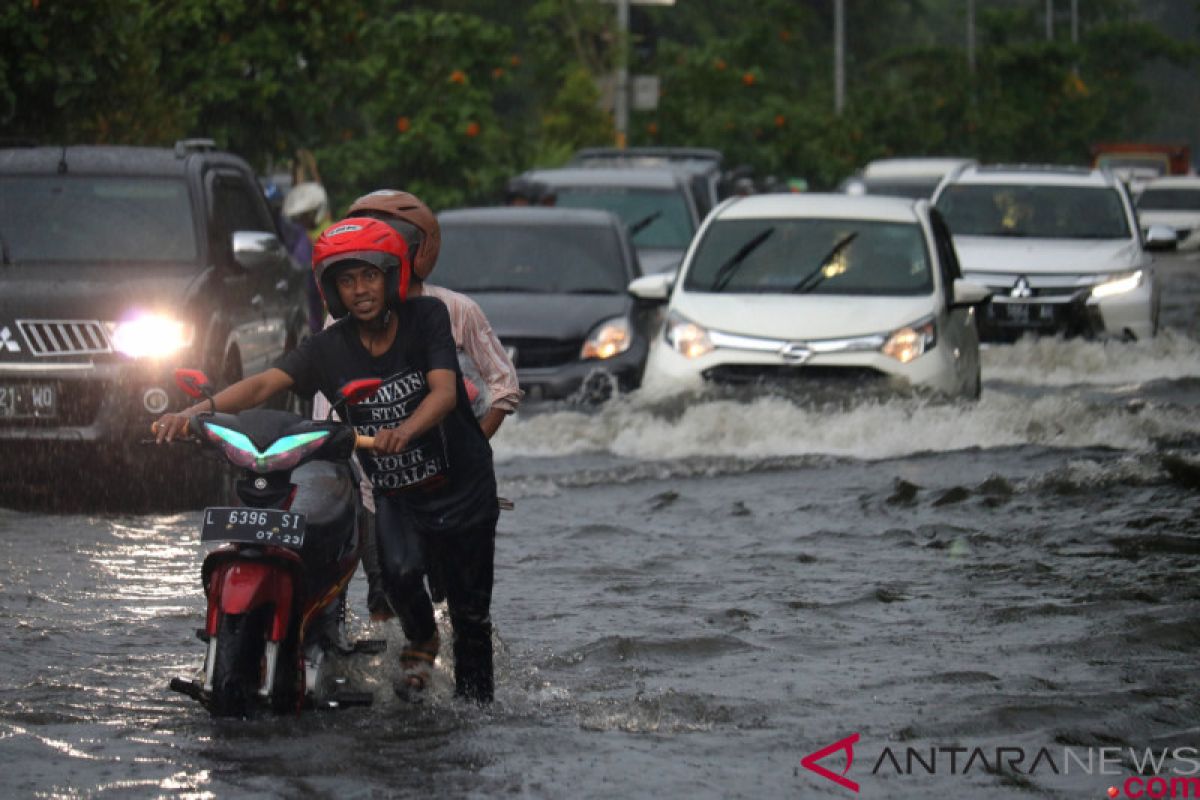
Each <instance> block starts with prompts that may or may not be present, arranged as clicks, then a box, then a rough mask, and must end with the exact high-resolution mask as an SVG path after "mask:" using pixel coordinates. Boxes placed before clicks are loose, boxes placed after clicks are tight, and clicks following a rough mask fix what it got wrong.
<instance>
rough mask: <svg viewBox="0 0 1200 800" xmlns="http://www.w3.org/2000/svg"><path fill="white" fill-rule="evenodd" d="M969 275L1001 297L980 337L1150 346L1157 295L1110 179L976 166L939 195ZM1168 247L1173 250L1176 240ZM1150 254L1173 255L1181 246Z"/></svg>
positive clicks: (1128, 206) (1122, 193)
mask: <svg viewBox="0 0 1200 800" xmlns="http://www.w3.org/2000/svg"><path fill="white" fill-rule="evenodd" d="M933 200H934V204H935V205H936V206H937V208H938V210H940V211H941V212H942V215H943V216H944V217H945V219H946V222H947V224H948V225H949V227H950V231H951V233H952V234H953V236H954V246H955V249H956V250H957V251H958V257H959V261H960V262H961V264H962V271H963V276H964V277H965V278H966V279H967V280H970V281H974V282H976V283H981V284H983V285H985V286H987V287H989V288H990V289H992V290H993V291H994V292H995V294H993V296H992V302H991V303H990V304H989V305H988V306H987V307H986V309H985V311H984V313H983V315H982V319H981V320H980V336H981V338H985V339H990V340H1000V341H1005V340H1012V339H1016V338H1017V337H1019V336H1020V335H1021V334H1023V333H1026V332H1034V333H1043V334H1065V335H1067V336H1118V337H1123V338H1127V339H1146V338H1149V337H1151V336H1154V334H1155V333H1156V332H1157V330H1158V308H1159V288H1158V284H1157V282H1156V280H1155V274H1154V266H1153V259H1152V258H1151V257H1150V255H1149V253H1147V248H1146V247H1145V246H1144V244H1143V240H1142V236H1141V231H1140V229H1139V227H1138V224H1137V217H1136V216H1135V215H1134V209H1133V204H1132V203H1131V202H1130V199H1129V195H1128V193H1127V192H1126V190H1125V187H1124V186H1123V185H1122V184H1121V182H1120V181H1119V180H1118V179H1117V178H1116V177H1114V176H1113V175H1112V173H1110V172H1108V171H1097V170H1087V169H1077V168H1072V167H1043V166H970V167H966V168H964V169H962V170H959V171H958V172H955V173H952V174H951V175H949V176H947V178H946V179H945V180H944V181H943V182H942V184H941V185H940V186H939V187H938V189H937V191H936V192H935V193H934V198H933ZM1168 239H1169V241H1168ZM1151 245H1159V246H1162V247H1163V248H1169V247H1172V246H1173V245H1174V240H1173V237H1165V238H1163V239H1162V241H1159V240H1158V239H1157V238H1156V239H1154V240H1152V241H1151Z"/></svg>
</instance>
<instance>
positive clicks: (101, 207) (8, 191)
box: [0, 175, 199, 264]
mask: <svg viewBox="0 0 1200 800" xmlns="http://www.w3.org/2000/svg"><path fill="white" fill-rule="evenodd" d="M0 238H3V240H4V245H5V248H6V249H7V252H8V258H9V260H11V261H12V262H13V263H16V264H20V263H23V262H31V261H72V262H74V261H79V262H93V263H94V262H129V261H154V262H187V263H194V262H195V261H196V260H197V259H198V258H199V249H198V247H197V243H196V231H195V227H194V224H193V217H192V203H191V199H190V198H189V196H188V187H187V184H186V183H185V182H183V181H182V180H175V179H170V178H161V179H160V178H149V177H144V178H113V177H93V176H83V175H54V176H11V177H4V178H0Z"/></svg>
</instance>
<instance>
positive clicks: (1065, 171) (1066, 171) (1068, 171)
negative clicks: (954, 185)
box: [975, 164, 1093, 175]
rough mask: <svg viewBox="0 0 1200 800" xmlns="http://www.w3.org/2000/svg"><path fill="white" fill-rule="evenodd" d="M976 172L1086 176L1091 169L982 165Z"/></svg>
mask: <svg viewBox="0 0 1200 800" xmlns="http://www.w3.org/2000/svg"><path fill="white" fill-rule="evenodd" d="M975 171H976V172H984V173H986V172H1056V173H1059V174H1060V175H1087V174H1089V173H1091V172H1092V171H1093V170H1092V168H1091V167H1081V166H1076V165H1073V164H984V165H981V166H978V167H976V168H975Z"/></svg>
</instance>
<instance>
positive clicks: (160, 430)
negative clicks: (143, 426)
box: [150, 414, 192, 444]
mask: <svg viewBox="0 0 1200 800" xmlns="http://www.w3.org/2000/svg"><path fill="white" fill-rule="evenodd" d="M191 420H192V418H191V417H190V416H188V415H187V414H163V415H162V416H161V417H159V418H158V422H155V423H154V424H153V425H151V426H150V430H151V431H152V432H153V433H154V441H155V443H156V444H162V443H163V442H173V441H175V439H176V438H180V439H182V438H183V437H185V436H187V435H188V433H189V431H190V428H191Z"/></svg>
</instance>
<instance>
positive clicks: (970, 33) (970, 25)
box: [967, 0, 975, 74]
mask: <svg viewBox="0 0 1200 800" xmlns="http://www.w3.org/2000/svg"><path fill="white" fill-rule="evenodd" d="M967 68H968V69H970V70H971V72H972V74H973V73H974V72H975V0H967Z"/></svg>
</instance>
